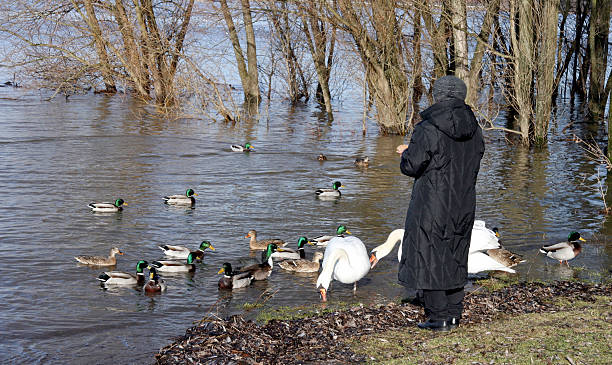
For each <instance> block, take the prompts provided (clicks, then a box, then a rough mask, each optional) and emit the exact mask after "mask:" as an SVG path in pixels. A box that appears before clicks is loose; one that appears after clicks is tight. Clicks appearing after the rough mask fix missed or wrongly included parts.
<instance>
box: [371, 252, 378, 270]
mask: <svg viewBox="0 0 612 365" xmlns="http://www.w3.org/2000/svg"><path fill="white" fill-rule="evenodd" d="M377 263H378V259H377V258H376V254H375V253H372V255H370V269H373V268H374V266H376V264H377Z"/></svg>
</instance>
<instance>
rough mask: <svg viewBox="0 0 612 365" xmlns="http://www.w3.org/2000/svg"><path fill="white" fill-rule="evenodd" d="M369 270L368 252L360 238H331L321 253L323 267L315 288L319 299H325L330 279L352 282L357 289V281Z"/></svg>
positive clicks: (345, 282) (346, 282)
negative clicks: (317, 290) (317, 289)
mask: <svg viewBox="0 0 612 365" xmlns="http://www.w3.org/2000/svg"><path fill="white" fill-rule="evenodd" d="M369 271H370V261H369V259H368V252H367V251H366V248H365V245H364V244H363V242H361V240H360V239H359V238H357V237H355V236H348V237H334V238H332V239H331V240H330V241H329V243H328V244H327V247H326V248H325V253H324V255H323V269H322V270H321V273H320V274H319V277H318V278H317V288H319V293H320V294H321V300H322V301H324V302H326V301H327V290H328V289H329V284H330V283H331V281H332V279H335V280H338V281H339V282H341V283H344V284H353V293H355V292H356V291H357V281H359V280H360V279H361V278H363V277H364V276H365V275H366V274H367V273H368V272H369Z"/></svg>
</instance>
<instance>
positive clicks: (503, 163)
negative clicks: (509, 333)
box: [0, 88, 612, 364]
mask: <svg viewBox="0 0 612 365" xmlns="http://www.w3.org/2000/svg"><path fill="white" fill-rule="evenodd" d="M339 109H340V110H341V111H342V112H341V113H337V119H336V121H334V123H332V124H329V123H327V122H326V121H321V120H319V119H318V118H317V115H318V113H317V110H316V109H315V108H313V107H311V106H297V107H291V106H290V105H287V104H283V103H278V104H273V105H272V108H271V109H270V110H272V112H271V113H270V118H269V120H267V118H262V120H260V121H259V122H248V121H245V122H241V123H239V124H236V125H228V124H224V123H213V122H210V121H202V120H191V119H179V120H164V119H156V118H153V117H150V115H151V114H148V113H146V112H147V110H146V108H143V107H142V106H141V105H139V104H138V103H136V102H133V101H130V100H129V99H127V98H122V97H120V96H115V97H107V96H102V95H87V96H76V95H75V96H72V97H70V99H69V101H68V102H66V101H65V100H64V99H63V98H57V99H55V100H53V101H50V102H47V101H43V100H42V97H41V96H40V95H38V94H37V93H34V92H29V91H26V90H21V89H18V90H15V89H7V88H4V89H0V110H2V114H1V115H0V156H1V159H0V201H1V202H2V203H1V204H0V278H1V281H0V302H1V303H2V305H1V306H0V347H1V348H2V349H3V351H1V352H0V362H2V363H8V362H20V363H25V362H27V363H32V362H35V363H37V362H42V363H85V362H87V363H97V364H111V363H136V362H145V363H147V362H152V361H153V354H154V353H155V352H156V351H157V350H158V349H159V348H160V347H162V346H164V345H166V344H168V343H169V342H170V341H171V339H172V338H173V337H174V336H178V335H181V334H183V333H184V331H185V329H186V328H187V327H188V326H191V325H192V324H193V322H194V321H197V320H199V319H201V318H203V317H204V316H206V315H207V314H208V313H213V314H215V315H219V316H225V315H228V314H231V313H238V312H241V311H242V310H243V305H244V304H245V303H255V302H261V301H262V293H264V292H267V293H273V295H271V298H269V300H268V301H267V302H266V303H265V306H264V308H275V307H278V306H299V305H312V304H316V303H318V301H319V297H318V292H317V291H316V290H315V287H314V283H315V281H316V276H313V275H311V276H308V275H300V276H298V275H293V274H289V273H286V272H283V271H282V270H278V269H275V270H274V273H273V275H272V276H271V278H270V280H268V282H258V283H257V284H255V285H252V286H251V287H248V288H245V289H241V290H236V291H234V292H232V293H227V292H220V291H219V290H218V289H217V281H218V279H219V275H217V271H218V270H219V268H220V267H221V264H222V263H223V262H225V261H229V262H232V263H233V264H235V265H241V264H247V263H251V262H254V261H255V259H256V257H255V255H253V254H251V253H250V251H249V248H248V239H246V238H245V235H246V233H247V232H248V231H249V230H251V229H256V230H257V231H258V233H259V236H260V238H266V237H268V238H272V237H278V238H282V239H285V240H287V241H290V242H291V243H292V244H293V242H297V238H298V237H299V236H301V235H306V236H309V237H312V236H316V235H320V234H327V233H332V232H333V231H334V229H335V227H336V226H337V225H339V224H345V225H346V226H347V227H348V228H349V230H350V231H351V232H352V233H353V234H355V235H356V236H358V237H360V238H361V239H362V240H363V241H364V242H365V244H366V246H367V247H368V249H371V248H373V247H375V246H376V245H378V244H380V243H382V242H383V241H384V239H385V237H386V235H387V234H388V233H389V232H390V231H391V230H392V229H395V228H400V227H402V225H403V221H404V217H405V213H406V207H407V202H408V200H409V197H410V188H411V186H412V181H411V179H409V178H407V177H404V176H401V174H400V173H399V169H398V162H399V158H398V156H397V155H396V153H395V152H394V151H395V146H396V145H397V144H400V143H402V142H404V138H403V137H398V136H379V135H378V133H377V127H376V125H375V124H374V123H373V122H369V123H368V130H367V134H366V136H363V135H362V133H361V117H360V115H361V110H362V109H361V105H360V104H359V103H356V104H351V103H344V104H343V105H342V106H340V107H339ZM570 118H579V116H578V117H575V116H571V115H570ZM579 121H580V120H578V122H579ZM564 125H565V124H564ZM564 125H560V126H558V127H555V128H556V129H557V130H560V129H561V128H563V127H564ZM583 127H584V124H581V123H576V124H575V127H574V129H571V131H573V132H576V133H578V134H580V133H582V132H583V131H581V129H579V128H583ZM485 134H486V139H487V150H486V154H485V157H484V159H483V161H482V168H481V173H480V176H479V181H478V186H477V191H478V201H477V217H478V218H480V219H484V220H486V221H487V224H488V225H489V226H491V227H492V226H497V227H499V229H500V231H501V233H502V237H503V240H504V243H505V245H506V246H507V247H509V248H510V249H511V250H514V251H516V252H517V253H520V254H523V255H525V257H526V258H527V259H528V262H527V263H524V264H521V265H520V266H519V267H518V272H519V273H518V275H520V276H521V277H524V278H540V279H559V278H570V277H575V278H580V279H590V280H595V281H597V280H601V278H602V277H605V276H606V275H609V269H610V267H612V265H611V264H612V249H611V246H610V244H609V241H610V238H612V230H611V228H610V227H611V226H610V224H609V223H607V222H606V220H605V217H604V216H603V215H602V214H600V213H599V210H600V209H601V208H602V207H603V203H602V201H601V198H600V194H599V192H598V179H597V170H598V168H600V166H599V165H598V164H597V163H595V162H593V161H591V160H589V159H588V157H587V156H586V154H585V153H584V151H583V150H582V149H581V147H580V145H578V144H576V143H573V142H571V141H566V140H565V136H566V134H564V135H561V134H554V133H553V134H552V135H551V140H552V142H551V145H550V147H549V148H547V149H544V150H533V151H529V150H526V149H523V148H522V147H518V146H513V145H510V144H507V143H506V141H505V140H504V136H503V135H501V134H500V133H499V132H486V133H485ZM246 141H250V142H251V143H252V144H253V145H254V146H255V149H256V152H253V153H250V154H244V153H235V152H231V151H230V148H229V146H230V144H232V143H244V142H246ZM319 153H323V154H325V155H326V156H327V158H328V160H327V161H325V162H319V161H317V155H318V154H319ZM359 156H369V158H370V160H371V163H370V167H369V168H368V169H360V168H356V167H355V166H354V165H353V161H354V159H355V158H356V157H359ZM335 180H340V181H341V182H342V183H343V184H344V185H345V188H344V189H343V190H342V191H343V196H342V198H341V199H339V200H337V201H320V200H317V199H315V197H314V190H315V189H316V188H318V187H327V186H331V184H332V182H333V181H335ZM187 188H192V189H194V190H195V191H196V192H197V193H198V194H199V196H198V198H197V199H198V202H197V204H196V206H195V209H189V208H187V209H177V208H173V207H169V206H166V205H164V204H163V203H162V196H164V195H167V194H174V193H183V192H184V191H185V190H186V189H187ZM116 198H123V199H124V200H125V201H126V202H128V204H129V206H128V207H126V208H125V210H124V211H123V212H121V213H117V214H110V215H103V214H94V213H91V212H90V211H89V209H88V207H87V204H88V203H89V202H91V201H95V200H106V201H108V200H114V199H116ZM571 230H579V231H580V232H581V233H582V235H583V236H584V237H586V238H587V240H588V242H587V243H586V244H585V245H584V250H583V252H582V253H581V254H580V255H579V256H578V257H577V258H576V259H574V260H573V261H571V267H570V268H567V267H560V266H559V265H558V263H556V262H555V261H553V260H550V259H548V258H545V257H543V256H542V255H537V248H538V247H539V246H541V245H542V244H545V243H551V242H556V241H562V240H564V239H565V238H566V237H567V234H568V233H569V232H570V231H571ZM203 239H207V240H210V241H211V242H212V244H213V245H214V246H215V247H216V249H217V250H216V251H215V252H214V253H210V254H208V255H207V256H206V257H205V259H204V261H203V263H201V264H198V267H197V270H196V272H195V274H193V275H172V276H170V275H165V276H164V280H165V281H166V283H167V284H168V290H167V292H165V293H163V294H162V295H157V296H146V295H143V293H142V292H141V291H138V290H135V289H132V288H119V289H112V290H103V289H102V288H101V287H100V285H99V282H98V281H97V280H96V277H97V276H98V275H99V274H100V273H101V272H102V271H103V270H102V269H99V268H89V267H84V266H80V265H79V264H77V262H76V261H75V260H74V258H73V257H74V256H75V255H80V254H94V255H106V254H107V253H108V251H109V249H110V247H111V246H118V247H119V248H120V249H121V250H122V251H124V252H125V255H123V256H119V257H118V264H117V265H116V268H115V269H116V270H121V271H128V272H133V271H134V267H135V263H136V262H137V260H139V259H146V260H149V261H150V260H155V259H160V258H162V252H161V251H160V250H159V248H158V247H157V246H158V245H159V244H178V245H186V246H191V247H194V248H195V247H196V246H197V245H198V244H199V242H200V241H202V240H203ZM312 252H313V250H309V251H308V256H309V257H310V256H311V255H312ZM257 257H258V255H257ZM394 257H395V252H394V253H393V254H392V255H390V256H389V258H387V259H385V260H382V261H381V262H380V264H379V265H378V266H377V268H376V269H375V270H374V271H372V272H371V273H370V274H368V276H367V277H366V278H364V279H363V280H362V281H360V282H359V287H358V290H357V295H356V296H355V297H353V295H352V290H351V289H352V286H348V285H346V286H345V285H342V284H335V285H334V286H333V290H332V291H331V292H330V297H329V299H330V302H331V303H334V302H362V303H373V302H379V301H385V300H393V299H394V298H397V297H398V296H401V295H402V289H401V287H400V286H398V285H397V281H396V274H397V261H396V260H394ZM249 315H251V314H249Z"/></svg>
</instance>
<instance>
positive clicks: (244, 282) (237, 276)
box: [218, 262, 253, 289]
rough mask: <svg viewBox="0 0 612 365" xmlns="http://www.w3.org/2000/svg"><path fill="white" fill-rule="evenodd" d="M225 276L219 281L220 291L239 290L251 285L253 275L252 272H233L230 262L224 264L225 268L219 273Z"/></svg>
mask: <svg viewBox="0 0 612 365" xmlns="http://www.w3.org/2000/svg"><path fill="white" fill-rule="evenodd" d="M218 273H219V274H223V277H222V278H221V279H219V289H238V288H244V287H245V286H249V285H251V281H253V275H251V273H250V272H243V273H237V272H234V271H233V270H232V264H230V263H229V262H225V263H223V267H222V268H221V270H219V272H218Z"/></svg>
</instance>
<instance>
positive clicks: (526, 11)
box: [510, 0, 534, 144]
mask: <svg viewBox="0 0 612 365" xmlns="http://www.w3.org/2000/svg"><path fill="white" fill-rule="evenodd" d="M517 2H518V4H517ZM517 7H518V8H517ZM517 10H518V11H517ZM516 14H518V19H517V18H516ZM517 22H518V23H517ZM510 24H511V26H510V38H511V41H512V49H513V51H514V54H513V61H514V64H515V66H514V70H513V71H514V83H513V84H514V90H513V91H514V104H515V107H516V113H517V115H516V120H517V124H518V127H519V132H520V135H521V139H522V142H523V143H524V144H529V125H530V122H531V118H532V115H533V108H532V105H531V83H532V80H533V65H534V47H533V29H534V28H533V26H534V22H533V3H532V1H531V0H511V1H510ZM515 24H518V32H519V34H517V32H516V28H517V27H515V26H514V25H515Z"/></svg>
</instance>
